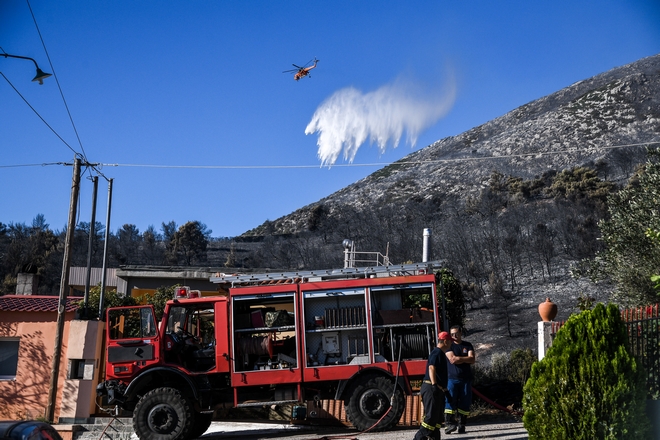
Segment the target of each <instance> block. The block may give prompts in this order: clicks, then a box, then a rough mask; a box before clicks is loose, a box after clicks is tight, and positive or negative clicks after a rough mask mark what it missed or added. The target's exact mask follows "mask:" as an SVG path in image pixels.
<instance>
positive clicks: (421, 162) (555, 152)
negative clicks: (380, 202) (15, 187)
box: [101, 141, 660, 170]
mask: <svg viewBox="0 0 660 440" xmlns="http://www.w3.org/2000/svg"><path fill="white" fill-rule="evenodd" d="M655 144H660V141H650V142H642V143H636V144H622V145H611V146H607V147H593V148H594V149H597V150H613V149H618V148H629V147H641V146H646V145H655ZM581 152H583V150H580V149H569V150H553V151H545V152H535V153H520V154H506V155H501V156H483V157H462V158H453V159H431V160H399V161H396V162H373V163H362V164H359V163H358V164H356V163H347V164H336V165H332V166H333V167H345V168H351V167H378V166H398V165H424V164H434V163H456V162H471V161H487V160H498V159H512V158H521V157H537V156H549V155H558V154H566V153H581ZM101 165H102V166H108V167H136V168H172V169H222V170H228V169H229V170H231V169H253V170H261V169H299V168H300V169H304V168H322V167H321V166H319V165H162V164H131V163H103V164H101Z"/></svg>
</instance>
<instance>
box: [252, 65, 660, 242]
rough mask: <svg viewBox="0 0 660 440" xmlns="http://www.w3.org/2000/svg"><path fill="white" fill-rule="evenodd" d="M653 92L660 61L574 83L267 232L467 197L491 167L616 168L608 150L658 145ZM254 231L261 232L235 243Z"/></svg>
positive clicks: (528, 173) (520, 170) (658, 84)
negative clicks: (317, 218) (419, 201)
mask: <svg viewBox="0 0 660 440" xmlns="http://www.w3.org/2000/svg"><path fill="white" fill-rule="evenodd" d="M657 90H660V55H655V56H651V57H647V58H643V59H641V60H639V61H636V62H634V63H630V64H627V65H624V66H621V67H617V68H614V69H612V70H609V71H607V72H604V73H601V74H599V75H596V76H594V77H592V78H588V79H585V80H581V81H578V82H576V83H574V84H572V85H570V86H568V87H565V88H563V89H561V90H559V91H557V92H555V93H552V94H550V95H547V96H545V97H542V98H539V99H536V100H534V101H531V102H529V103H527V104H524V105H522V106H520V107H518V108H516V109H514V110H512V111H510V112H508V113H506V114H504V115H502V116H500V117H497V118H495V119H493V120H491V121H489V122H486V123H484V124H481V125H479V126H476V127H474V128H472V129H470V130H467V131H465V132H463V133H461V134H458V135H454V136H449V137H446V138H443V139H441V140H439V141H436V142H434V143H433V144H431V145H429V146H427V147H424V148H422V149H420V150H418V151H415V152H413V153H411V154H409V155H407V156H405V157H404V158H402V159H400V160H399V161H397V162H394V163H393V164H390V165H388V166H386V167H384V168H382V169H380V170H378V171H376V172H374V173H372V174H370V175H369V176H366V177H365V178H363V179H360V180H358V181H357V182H355V183H353V184H351V185H348V186H346V187H345V188H342V189H340V190H338V191H336V192H334V193H333V194H330V195H328V196H326V197H324V198H322V199H320V200H319V201H317V202H314V203H311V204H309V205H307V206H304V207H302V208H300V209H298V210H296V211H294V212H292V213H291V214H288V215H286V216H283V217H280V218H278V219H276V220H274V221H272V222H269V227H270V228H271V230H272V229H273V228H274V230H275V232H276V233H296V232H301V231H304V230H305V225H306V222H307V218H308V216H309V215H310V212H311V211H312V210H313V209H314V208H315V207H317V206H319V205H325V206H326V207H327V208H328V209H330V211H333V210H336V209H337V205H343V204H351V205H353V206H355V207H358V208H364V207H368V206H373V205H374V204H378V203H379V202H386V203H392V202H396V201H397V200H407V199H409V198H410V197H411V196H412V197H415V196H417V197H419V195H420V194H423V196H422V197H423V198H424V199H432V198H433V197H438V196H440V197H444V196H451V195H452V194H456V193H463V192H464V191H465V190H467V191H468V192H469V193H472V194H474V193H476V192H478V191H479V190H481V189H483V188H484V187H485V182H486V180H487V179H488V176H489V175H490V171H491V170H492V169H494V168H502V169H504V170H505V171H507V172H506V174H512V175H513V174H515V175H517V176H519V177H523V178H532V177H535V176H538V175H540V174H542V173H543V172H545V171H548V170H550V169H557V170H563V169H566V168H569V167H572V166H581V165H585V164H591V165H593V164H595V163H596V162H597V161H599V160H601V161H608V162H616V160H617V157H616V156H617V155H618V154H619V153H617V152H616V151H615V150H618V149H621V148H623V147H621V148H613V147H616V146H621V145H633V144H634V145H646V143H648V142H658V140H660V138H659V137H658V134H659V133H660V96H659V94H658V92H657ZM636 154H638V155H639V152H637V153H636ZM476 161H479V162H481V163H486V164H488V168H485V167H481V166H476V167H475V166H472V164H473V163H474V162H476ZM637 161H638V162H639V161H641V160H640V159H639V158H638V160H637ZM610 168H611V169H610V170H609V172H610V173H612V175H611V176H609V180H614V181H623V180H624V179H626V178H628V177H629V176H630V174H631V170H630V169H629V168H628V169H616V167H610ZM437 185H442V186H444V187H445V188H446V189H445V190H444V191H443V190H442V189H439V188H437ZM262 232H263V225H261V226H259V227H257V228H255V229H253V230H251V231H247V232H246V233H244V234H243V236H247V235H260V234H261V233H262ZM271 232H272V231H271Z"/></svg>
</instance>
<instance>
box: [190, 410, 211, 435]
mask: <svg viewBox="0 0 660 440" xmlns="http://www.w3.org/2000/svg"><path fill="white" fill-rule="evenodd" d="M212 421H213V413H211V414H202V413H195V423H194V425H193V427H192V429H191V430H190V434H189V437H190V438H197V437H201V436H202V435H203V434H204V433H205V432H206V430H207V429H209V426H211V422H212Z"/></svg>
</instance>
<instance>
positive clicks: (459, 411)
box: [445, 409, 470, 416]
mask: <svg viewBox="0 0 660 440" xmlns="http://www.w3.org/2000/svg"><path fill="white" fill-rule="evenodd" d="M445 412H447V410H445ZM458 413H459V414H463V415H464V416H469V415H470V411H463V410H462V409H459V410H458Z"/></svg>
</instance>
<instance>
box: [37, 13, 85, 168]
mask: <svg viewBox="0 0 660 440" xmlns="http://www.w3.org/2000/svg"><path fill="white" fill-rule="evenodd" d="M25 1H26V3H27V5H28V9H29V10H30V15H32V21H34V27H35V28H37V34H39V39H40V40H41V46H42V47H43V48H44V52H46V58H47V59H48V64H49V65H50V68H51V70H52V72H53V78H55V83H56V84H57V89H58V90H59V91H60V96H61V97H62V102H64V108H65V109H66V113H67V115H69V120H70V121H71V126H72V127H73V131H74V133H75V134H76V138H77V139H78V145H80V150H81V151H82V157H83V159H84V160H85V162H88V160H87V154H86V153H85V148H84V147H83V144H82V141H81V140H80V136H79V135H78V129H77V128H76V124H75V123H74V122H73V116H72V115H71V112H70V111H69V105H68V104H67V102H66V98H65V97H64V92H63V91H62V87H61V86H60V81H59V80H58V79H57V75H56V74H55V66H53V63H52V61H51V60H50V55H49V54H48V48H46V43H45V42H44V38H43V36H42V35H41V30H40V29H39V24H38V23H37V19H36V18H35V16H34V12H33V11H32V6H31V5H30V0H25ZM42 120H43V119H42ZM58 137H59V136H58ZM60 139H61V138H60ZM65 144H66V142H65ZM67 146H69V144H67ZM69 148H71V147H70V146H69Z"/></svg>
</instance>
